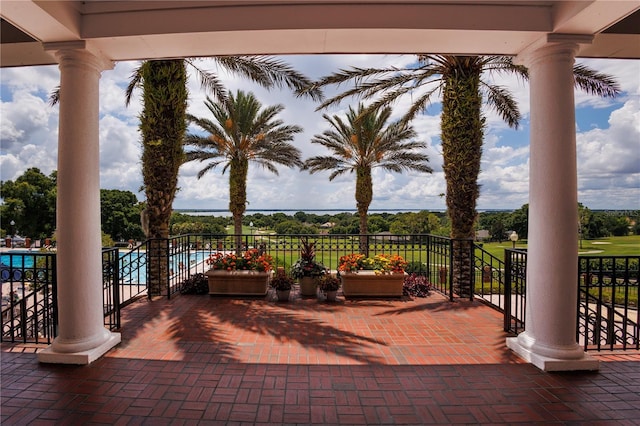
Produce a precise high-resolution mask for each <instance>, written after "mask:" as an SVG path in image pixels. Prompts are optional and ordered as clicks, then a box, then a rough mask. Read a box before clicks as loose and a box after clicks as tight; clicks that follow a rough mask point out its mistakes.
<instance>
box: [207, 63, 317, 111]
mask: <svg viewBox="0 0 640 426" xmlns="http://www.w3.org/2000/svg"><path fill="white" fill-rule="evenodd" d="M214 59H215V60H216V62H218V63H219V64H220V65H221V66H223V67H224V68H226V69H227V70H229V71H231V72H232V73H234V74H236V75H240V76H242V77H246V78H248V79H250V80H251V81H254V82H256V83H258V84H260V85H262V86H264V87H266V88H271V87H280V88H281V87H285V86H286V87H288V88H290V89H293V90H294V92H295V93H296V94H298V95H299V96H309V97H310V98H311V99H313V100H315V101H319V100H321V99H322V91H321V90H320V89H319V88H314V87H312V86H313V85H312V81H311V80H309V79H308V78H307V77H305V76H304V75H302V74H301V73H299V72H298V71H296V70H295V69H293V68H292V67H291V66H289V65H287V64H285V63H284V62H282V61H280V60H278V59H276V58H274V57H272V56H259V55H257V56H250V55H249V56H216V57H215V58H214Z"/></svg>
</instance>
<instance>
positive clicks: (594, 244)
mask: <svg viewBox="0 0 640 426" xmlns="http://www.w3.org/2000/svg"><path fill="white" fill-rule="evenodd" d="M511 247H512V243H511V242H510V241H504V242H502V243H484V244H483V248H484V249H485V250H486V251H488V252H489V253H491V254H492V255H494V256H496V257H497V258H499V259H502V258H503V257H504V250H505V249H507V248H511ZM578 247H579V249H578V254H579V255H581V256H588V255H594V256H638V255H640V235H630V236H627V237H609V238H599V239H597V240H582V244H580V242H578ZM516 248H527V244H526V241H519V242H518V243H517V244H516Z"/></svg>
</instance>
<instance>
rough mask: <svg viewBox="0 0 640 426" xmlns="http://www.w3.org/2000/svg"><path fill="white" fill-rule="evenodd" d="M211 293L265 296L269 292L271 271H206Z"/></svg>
mask: <svg viewBox="0 0 640 426" xmlns="http://www.w3.org/2000/svg"><path fill="white" fill-rule="evenodd" d="M205 275H206V276H207V279H208V280H209V294H211V295H218V296H264V295H266V294H267V287H268V285H269V277H270V276H271V273H270V272H255V271H220V270H209V271H207V272H205Z"/></svg>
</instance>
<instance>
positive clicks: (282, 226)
mask: <svg viewBox="0 0 640 426" xmlns="http://www.w3.org/2000/svg"><path fill="white" fill-rule="evenodd" d="M275 231H276V232H277V233H278V234H317V233H318V228H316V227H314V226H305V225H304V224H302V223H301V222H300V221H297V220H295V219H289V220H286V221H283V222H280V223H278V224H277V225H276V226H275Z"/></svg>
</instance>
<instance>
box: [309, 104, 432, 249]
mask: <svg viewBox="0 0 640 426" xmlns="http://www.w3.org/2000/svg"><path fill="white" fill-rule="evenodd" d="M390 116H391V108H389V107H383V108H381V109H380V110H371V109H367V108H365V107H364V106H363V105H362V104H360V105H359V107H358V111H354V110H353V108H351V107H349V111H348V113H347V117H346V121H345V120H343V119H341V118H340V117H338V116H337V115H334V116H333V117H329V116H328V115H326V114H324V115H323V118H324V119H325V120H327V121H328V122H329V124H330V125H331V128H332V129H331V130H326V131H325V132H324V133H322V134H321V135H315V136H314V137H313V139H312V140H311V142H312V143H317V144H320V145H322V146H324V147H326V148H328V149H329V150H330V151H331V152H332V155H327V156H316V157H312V158H309V159H308V160H306V161H305V163H304V168H303V169H304V170H309V172H310V173H312V174H313V173H315V172H319V171H323V170H333V171H332V173H331V175H329V180H330V181H331V180H333V179H335V178H336V177H337V176H340V175H342V174H344V173H346V172H351V173H353V172H355V173H356V193H355V197H356V204H357V208H358V215H359V217H360V252H361V253H362V254H365V255H368V244H367V231H368V229H367V211H368V210H369V205H370V204H371V200H372V198H373V180H372V178H371V169H372V168H374V167H382V168H383V169H385V170H389V171H392V172H402V171H403V170H417V171H419V172H424V173H431V171H432V170H431V167H429V166H428V165H427V162H428V160H429V159H428V157H427V156H426V155H425V154H423V153H421V152H416V151H415V150H418V149H423V148H425V147H426V145H425V144H424V143H423V142H417V141H409V140H410V139H412V138H414V137H415V136H416V132H415V131H414V130H413V128H412V127H411V126H410V125H408V124H406V123H397V122H396V123H391V124H389V125H387V121H388V120H389V117H390ZM385 126H386V127H385ZM407 141H408V142H407Z"/></svg>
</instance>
